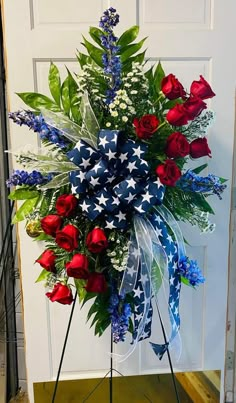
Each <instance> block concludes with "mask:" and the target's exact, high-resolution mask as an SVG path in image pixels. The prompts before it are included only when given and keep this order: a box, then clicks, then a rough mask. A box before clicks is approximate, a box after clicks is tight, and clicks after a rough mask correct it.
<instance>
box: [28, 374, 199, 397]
mask: <svg viewBox="0 0 236 403" xmlns="http://www.w3.org/2000/svg"><path fill="white" fill-rule="evenodd" d="M99 381H100V380H99V379H86V380H79V381H61V382H60V383H59V386H58V394H57V399H56V403H83V402H86V403H109V401H110V400H109V380H108V379H106V380H104V381H103V382H102V384H101V385H100V386H99V387H98V388H97V389H96V391H95V392H94V393H93V394H92V395H91V396H90V397H88V396H89V393H90V392H91V391H92V390H93V388H94V387H95V386H96V385H97V384H98V382H99ZM53 387H54V382H46V383H36V384H35V385H34V393H35V403H51V400H52V394H53ZM177 387H178V392H179V397H180V401H181V403H192V400H191V399H190V397H189V396H188V395H187V393H186V392H185V391H184V389H183V388H182V386H181V385H180V384H179V383H178V385H177ZM86 398H87V400H85V399H86ZM150 402H151V403H174V402H176V397H175V393H174V389H173V384H172V380H171V376H170V375H147V376H131V377H114V378H113V403H150Z"/></svg>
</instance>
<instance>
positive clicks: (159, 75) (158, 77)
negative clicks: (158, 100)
mask: <svg viewBox="0 0 236 403" xmlns="http://www.w3.org/2000/svg"><path fill="white" fill-rule="evenodd" d="M164 77H165V72H164V70H163V68H162V65H161V62H159V63H158V65H157V67H156V70H155V72H154V77H153V78H154V85H155V89H156V92H157V93H159V91H160V90H161V82H162V80H163V78H164Z"/></svg>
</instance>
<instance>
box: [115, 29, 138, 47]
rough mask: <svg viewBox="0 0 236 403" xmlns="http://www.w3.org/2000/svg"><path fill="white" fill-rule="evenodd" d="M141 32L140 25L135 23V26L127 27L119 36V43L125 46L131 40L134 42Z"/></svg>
mask: <svg viewBox="0 0 236 403" xmlns="http://www.w3.org/2000/svg"><path fill="white" fill-rule="evenodd" d="M138 34H139V26H138V25H134V26H133V27H131V28H129V29H127V31H125V32H124V33H123V34H122V35H121V37H120V38H119V40H118V42H117V45H118V46H121V47H124V46H127V45H129V44H130V43H131V42H133V41H134V40H135V39H136V38H137V36H138Z"/></svg>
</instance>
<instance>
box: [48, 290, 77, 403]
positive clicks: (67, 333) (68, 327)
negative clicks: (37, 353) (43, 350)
mask: <svg viewBox="0 0 236 403" xmlns="http://www.w3.org/2000/svg"><path fill="white" fill-rule="evenodd" d="M76 300H77V291H76V293H75V297H74V301H73V305H72V309H71V313H70V318H69V322H68V326H67V330H66V337H65V340H64V344H63V348H62V353H61V359H60V364H59V368H58V371H57V379H56V383H55V386H54V391H53V397H52V403H54V402H55V398H56V394H57V387H58V381H59V378H60V373H61V367H62V363H63V359H64V355H65V350H66V344H67V340H68V336H69V332H70V325H71V321H72V317H73V313H74V309H75V303H76Z"/></svg>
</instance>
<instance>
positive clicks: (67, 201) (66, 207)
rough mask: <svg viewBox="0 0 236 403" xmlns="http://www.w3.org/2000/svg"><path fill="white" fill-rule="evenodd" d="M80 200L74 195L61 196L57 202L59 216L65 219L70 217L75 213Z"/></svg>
mask: <svg viewBox="0 0 236 403" xmlns="http://www.w3.org/2000/svg"><path fill="white" fill-rule="evenodd" d="M77 204H78V200H77V198H76V197H75V196H73V195H67V194H65V195H61V196H59V197H58V198H57V201H56V210H57V214H58V215H61V216H63V217H70V216H72V215H73V214H74V213H75V209H76V207H77Z"/></svg>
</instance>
